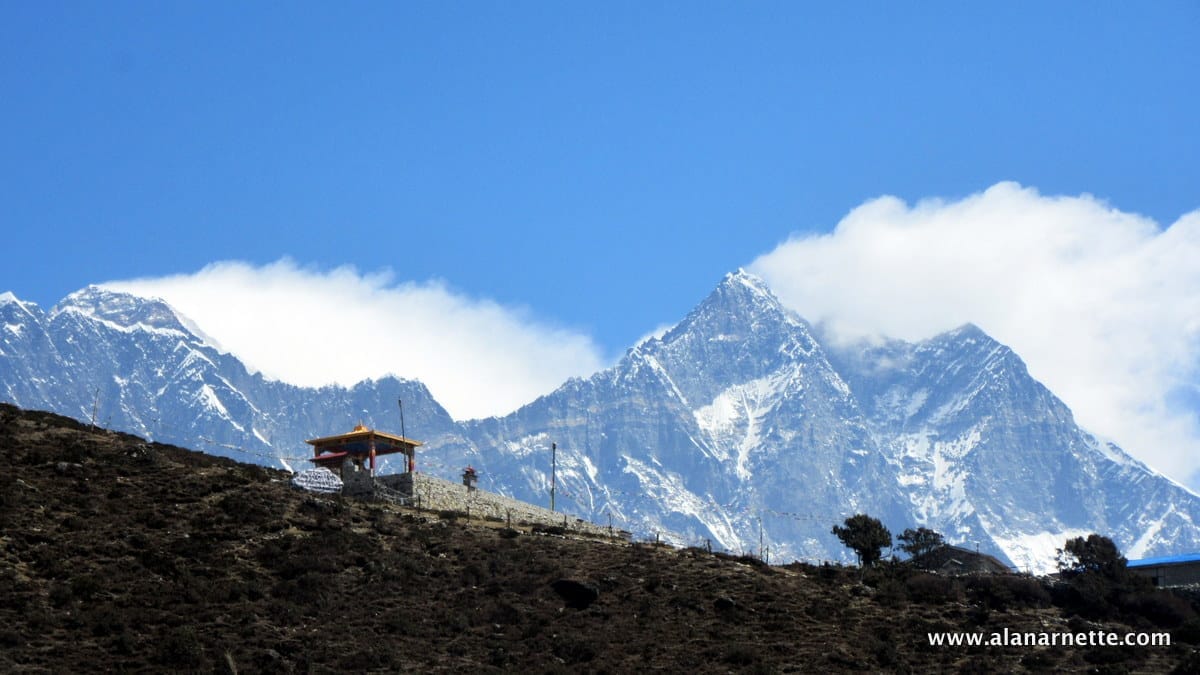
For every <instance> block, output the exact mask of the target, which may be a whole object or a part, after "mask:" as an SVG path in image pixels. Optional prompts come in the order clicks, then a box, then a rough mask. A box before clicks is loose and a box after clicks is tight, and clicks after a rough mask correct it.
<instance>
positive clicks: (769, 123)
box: [0, 1, 1200, 475]
mask: <svg viewBox="0 0 1200 675" xmlns="http://www.w3.org/2000/svg"><path fill="white" fill-rule="evenodd" d="M1196 44H1200V5H1198V4H1197V3H1195V2H1156V3H1145V4H1138V5H1135V4H1133V3H1124V4H1118V3H1095V2H1053V3H1035V2H1014V3H995V4H984V3H969V4H968V5H964V4H963V3H932V2H923V3H882V2H878V3H876V2H868V3H834V4H827V5H823V6H818V5H817V4H816V3H799V2H784V3H771V2H755V3H733V2H729V3H711V2H688V3H683V2H605V3H581V2H579V3H563V2H540V3H533V2H505V3H492V2H488V3H485V2H470V3H448V2H420V3H418V2H407V3H360V2H354V3H305V2H296V3H266V2H256V3H225V2H203V3H201V2H163V3H129V2H105V3H91V2H88V3H84V2H76V3H55V4H53V5H50V4H48V3H20V2H10V1H2V2H0V92H2V95H0V98H2V99H3V103H2V104H0V124H2V125H3V127H4V129H5V133H4V134H3V135H2V136H0V218H2V219H3V230H4V235H3V241H4V242H5V246H6V247H7V248H8V249H9V255H6V256H5V265H4V268H3V270H2V271H0V290H5V289H9V290H12V291H13V292H14V293H16V295H17V296H19V297H21V298H23V299H27V300H33V301H36V302H38V303H39V304H41V305H43V306H49V305H51V304H53V303H54V302H56V301H57V300H58V299H60V298H61V297H62V296H63V295H65V294H67V293H69V292H70V291H73V290H75V289H78V288H80V287H82V286H84V285H86V284H89V283H97V282H104V281H113V280H128V279H145V278H160V277H168V276H172V275H194V274H196V273H197V272H198V271H199V270H201V269H202V268H205V266H207V265H211V264H213V263H219V262H222V261H241V262H242V263H245V264H246V265H248V266H249V267H250V268H251V269H257V270H259V271H260V272H261V270H263V269H272V270H275V271H277V272H278V271H279V270H280V267H279V265H280V264H281V263H279V261H280V260H281V259H286V260H287V261H291V262H285V263H282V265H283V267H284V268H286V269H284V270H283V273H284V276H286V275H287V274H291V273H293V272H294V273H297V274H300V275H301V276H304V275H307V278H309V279H315V280H316V281H317V282H318V283H320V282H322V280H324V281H326V282H327V281H329V280H330V279H332V278H334V277H337V276H338V274H344V273H345V269H344V267H343V266H346V265H353V266H354V268H355V269H356V270H357V272H358V273H359V274H361V275H363V278H364V279H366V282H365V283H366V285H365V287H364V288H365V289H366V290H365V291H364V292H367V293H370V292H373V291H379V290H381V289H382V290H387V289H396V288H400V289H403V288H412V287H414V286H412V285H414V284H415V287H418V288H419V289H420V290H421V291H422V292H423V293H425V294H426V295H425V296H423V297H424V298H425V300H426V301H427V304H426V305H425V306H426V307H430V306H432V307H434V308H436V307H437V306H438V305H437V303H438V302H439V300H437V298H443V300H445V299H446V298H449V299H450V300H446V302H451V303H459V304H458V305H455V307H460V305H461V306H465V307H474V308H476V309H477V308H479V307H481V306H485V307H487V308H491V309H496V308H499V309H498V311H501V313H504V312H507V313H508V315H510V316H511V317H513V321H515V322H516V323H518V324H524V325H526V326H533V327H535V328H536V329H537V330H539V331H544V332H546V333H547V334H550V335H554V336H558V337H563V336H566V337H565V338H564V339H565V341H566V342H571V341H572V340H583V342H586V343H588V344H587V345H585V347H584V348H583V349H584V351H586V352H588V353H589V356H587V357H581V358H580V359H579V363H580V365H579V367H578V369H580V370H584V371H586V370H587V369H589V368H593V367H596V366H598V365H603V364H604V363H608V362H611V360H612V359H613V358H615V356H617V355H619V354H620V353H621V352H622V351H623V350H624V349H625V348H626V347H628V346H629V345H630V344H631V343H632V342H634V341H635V340H637V339H638V338H640V337H642V336H644V335H645V334H647V333H648V332H650V331H653V330H654V329H656V328H657V327H659V326H662V325H663V324H665V323H670V322H674V321H676V320H678V319H679V318H681V317H682V316H683V315H684V314H685V313H686V312H687V311H688V310H689V309H690V308H691V307H693V306H694V305H695V304H696V303H697V302H698V301H699V300H700V299H701V298H703V297H704V295H705V294H706V293H707V292H708V291H709V290H711V288H712V287H713V286H714V285H715V284H716V283H717V281H718V280H719V279H720V277H721V276H722V275H723V274H724V273H726V272H728V271H731V270H733V269H736V268H737V267H739V266H744V265H750V264H752V263H754V262H755V261H756V260H759V259H760V257H761V256H766V255H768V254H770V253H771V252H772V251H775V250H776V249H777V247H779V246H780V245H781V244H784V242H786V241H788V240H789V239H794V238H797V237H804V236H805V235H809V236H817V235H825V236H832V233H834V231H835V227H837V226H838V224H839V222H841V221H842V220H843V218H844V217H846V216H847V214H850V213H851V212H853V211H854V210H855V209H858V208H859V207H861V206H862V205H864V204H869V203H873V202H872V200H874V199H875V198H878V197H881V196H884V195H892V196H895V197H897V198H899V199H900V200H902V201H903V202H904V203H905V204H913V205H916V204H919V203H921V200H925V199H928V198H941V199H942V200H944V201H946V202H947V203H950V204H955V203H959V201H960V200H969V199H971V198H972V196H973V195H980V194H986V192H985V191H988V190H989V189H990V188H992V187H993V186H995V185H996V184H998V183H1001V182H1002V181H1015V182H1016V183H1017V184H1019V185H1020V186H1025V189H1027V190H1034V191H1036V194H1033V195H1031V194H1030V193H1028V192H1026V193H1021V192H1020V190H1017V192H1016V194H1018V195H1020V194H1025V196H1026V197H1028V198H1029V199H1031V200H1032V201H1027V202H1026V201H1021V199H1018V198H1013V199H1006V198H1003V197H1004V195H1000V196H999V197H995V198H993V199H992V202H989V203H1003V204H1004V205H1006V208H1007V207H1008V206H1013V205H1017V206H1020V205H1021V204H1024V205H1026V206H1028V205H1029V204H1037V205H1045V204H1046V203H1047V202H1046V200H1047V199H1051V198H1053V197H1055V196H1058V195H1065V196H1068V197H1071V198H1083V199H1085V200H1091V198H1084V197H1081V196H1082V195H1094V197H1095V199H1094V200H1091V201H1088V203H1089V204H1090V203H1093V202H1095V203H1096V204H1098V205H1099V206H1098V207H1097V208H1099V209H1101V210H1103V209H1104V208H1111V209H1112V210H1117V211H1119V212H1120V213H1123V214H1129V215H1131V216H1132V214H1140V215H1141V216H1144V217H1145V221H1146V222H1147V223H1149V224H1150V227H1152V228H1157V229H1158V230H1159V231H1166V230H1168V229H1169V228H1171V226H1172V224H1173V223H1175V222H1176V221H1177V220H1179V219H1180V218H1182V217H1184V216H1185V215H1187V214H1189V213H1192V212H1193V211H1195V210H1196V209H1198V208H1200V190H1198V189H1197V187H1198V186H1200V163H1198V162H1197V161H1196V158H1197V157H1200V123H1198V122H1197V120H1198V119H1200V115H1198V114H1197V112H1198V111H1200V105H1198V104H1200V86H1198V85H1200V83H1198V82H1197V75H1196V74H1197V73H1200V49H1196V47H1195V45H1196ZM1039 200H1041V201H1039ZM914 208H916V207H914ZM1014 208H1015V207H1014ZM1021 208H1024V207H1021ZM1039 208H1040V206H1039ZM1021 213H1023V212H1022V211H1020V210H1018V211H1015V212H1014V215H1013V217H1020V214H1021ZM995 227H997V228H1001V229H1003V228H1004V224H1003V222H1000V224H998V225H995ZM1114 227H1115V226H1114ZM1117 229H1119V228H1117ZM1114 231H1115V230H1114ZM1151 234H1153V233H1151ZM272 264H275V266H274V267H271V266H272ZM225 269H228V268H225ZM339 269H340V270H342V271H341V272H338V270H339ZM372 275H376V276H372ZM359 281H362V279H360V280H359ZM772 281H775V280H772ZM849 283H853V281H851V282H849ZM299 285H300V284H297V286H299ZM350 287H353V284H351V285H350ZM229 292H231V293H232V292H236V290H234V291H229ZM863 292H864V293H866V294H869V293H870V289H869V288H867V287H865V286H864V287H863ZM439 293H441V294H442V295H438V294H439ZM793 295H796V294H793ZM1184 295H1185V296H1186V297H1188V298H1191V297H1193V296H1192V295H1190V294H1188V293H1185V294H1184ZM431 298H432V299H431ZM460 308H461V307H460ZM801 309H802V308H801ZM464 311H466V310H464ZM428 316H431V317H435V319H434V320H436V316H437V312H436V311H435V310H430V313H429V314H428ZM960 318H961V319H962V320H973V317H971V316H959V315H955V316H953V317H948V318H946V319H945V320H946V321H950V322H953V321H956V320H957V319H960ZM1175 318H1176V317H1172V316H1169V315H1168V316H1166V318H1165V319H1161V320H1163V321H1166V322H1171V321H1173V320H1174V319H1175ZM986 327H987V326H985V328H986ZM514 330H515V329H514ZM917 332H919V331H917ZM1194 335H1195V331H1194V330H1191V329H1189V330H1188V331H1185V335H1184V336H1183V338H1182V339H1183V340H1184V341H1185V342H1187V341H1188V340H1191V339H1193V336H1194ZM218 337H220V336H218ZM1008 340H1009V341H1010V342H1012V339H1011V338H1008ZM572 344H575V343H572ZM576 346H578V345H576ZM1018 351H1020V350H1019V349H1018ZM571 353H573V352H570V351H568V352H566V353H564V354H562V355H560V356H561V357H562V358H564V359H569V358H571V356H570V354H571ZM1192 355H1193V354H1192V352H1188V353H1187V354H1186V355H1185V357H1183V360H1184V361H1187V360H1188V359H1190V358H1192ZM1192 363H1196V362H1195V361H1193V362H1192ZM508 376H509V377H514V375H512V374H511V373H510V374H509V375H508ZM539 386H542V385H539ZM1052 388H1054V387H1053V385H1052ZM1189 392H1190V393H1189ZM1162 396H1164V397H1165V396H1168V393H1162ZM1169 397H1170V398H1171V399H1172V400H1174V401H1184V402H1188V403H1187V405H1192V406H1193V407H1194V402H1195V401H1196V400H1200V399H1198V398H1197V397H1196V395H1195V392H1194V391H1191V390H1188V389H1186V387H1184V388H1182V389H1181V388H1179V387H1175V388H1173V389H1171V391H1170V392H1169ZM1069 402H1070V401H1069ZM1192 449H1194V446H1193V448H1192ZM1188 451H1189V452H1190V450H1188ZM1176 475H1178V473H1177V474H1176Z"/></svg>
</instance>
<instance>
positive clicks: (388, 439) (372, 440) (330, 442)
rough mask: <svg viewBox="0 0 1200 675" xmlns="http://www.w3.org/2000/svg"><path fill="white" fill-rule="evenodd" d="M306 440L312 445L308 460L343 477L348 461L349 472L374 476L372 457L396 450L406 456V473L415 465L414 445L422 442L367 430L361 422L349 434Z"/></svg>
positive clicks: (392, 452)
mask: <svg viewBox="0 0 1200 675" xmlns="http://www.w3.org/2000/svg"><path fill="white" fill-rule="evenodd" d="M305 443H308V444H309V445H311V446H313V456H312V457H311V458H309V460H308V461H310V462H312V463H313V464H316V465H317V466H320V467H324V468H326V469H329V470H330V471H332V472H333V473H335V474H337V475H338V476H339V477H342V478H344V477H345V475H344V473H343V470H344V469H345V467H346V466H347V464H349V466H350V467H351V471H356V472H357V471H362V470H364V469H369V470H370V472H371V475H375V458H376V457H379V456H382V455H391V454H395V453H398V452H399V453H403V454H404V456H405V457H406V458H407V461H406V462H405V464H404V466H405V473H412V472H413V471H415V470H416V466H417V461H416V451H417V446H419V445H421V442H420V441H414V440H412V439H409V438H404V437H403V436H395V435H393V434H388V433H384V432H382V431H376V430H374V429H368V428H367V427H365V426H363V424H362V423H361V422H359V423H358V425H357V426H355V427H354V431H351V432H350V433H348V434H339V435H337V436H326V437H325V438H314V439H312V440H309V441H305Z"/></svg>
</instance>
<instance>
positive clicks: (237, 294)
mask: <svg viewBox="0 0 1200 675" xmlns="http://www.w3.org/2000/svg"><path fill="white" fill-rule="evenodd" d="M104 286H106V287H108V288H112V289H115V290H123V291H127V292H130V293H134V294H137V295H142V296H153V297H160V298H163V299H164V300H166V301H167V302H168V303H170V304H171V305H172V306H174V307H175V308H176V309H178V310H179V311H180V312H182V313H183V314H185V315H186V316H188V317H189V318H191V319H192V320H193V321H195V322H196V324H198V325H199V327H200V328H201V329H202V330H203V331H204V332H205V333H207V334H209V335H211V336H212V337H213V338H214V339H215V340H216V341H217V342H219V343H220V346H221V347H222V348H223V349H225V350H228V351H230V352H231V353H233V354H235V355H237V356H238V357H239V358H241V359H242V360H243V361H244V362H246V363H247V365H248V366H250V367H252V368H254V369H256V370H258V371H260V372H262V373H263V374H264V375H266V376H267V377H270V378H273V379H278V380H283V381H285V382H291V383H293V384H298V385H307V386H318V385H323V384H330V383H338V384H342V385H352V384H354V383H356V382H358V381H361V380H363V379H367V378H375V377H380V376H383V375H386V374H395V375H398V376H401V377H407V378H414V379H419V380H421V381H422V382H424V383H425V385H426V386H428V387H429V389H430V391H431V392H432V393H433V395H434V397H435V398H437V400H438V402H440V403H441V404H442V405H443V406H445V407H446V409H447V411H449V412H450V414H451V415H453V416H454V417H455V418H457V419H467V418H473V417H484V416H488V415H497V414H504V413H507V412H510V411H512V410H515V409H516V408H517V407H519V406H521V405H523V404H525V403H528V402H529V401H532V400H533V399H534V398H536V397H537V396H540V395H542V394H545V393H547V392H549V391H551V390H553V389H554V388H555V387H557V386H558V385H560V384H562V382H563V381H564V380H566V379H567V378H569V377H571V376H576V375H589V374H591V373H593V372H595V371H596V370H598V369H599V368H601V367H602V366H603V365H604V362H603V359H602V357H601V355H600V354H601V350H600V349H599V348H598V347H597V345H596V344H595V343H594V342H593V340H592V339H591V338H590V337H589V336H587V335H584V334H582V333H579V332H576V331H572V330H570V329H567V328H563V327H560V326H555V325H552V324H551V323H549V322H547V321H542V320H538V319H536V318H534V317H532V316H531V313H530V312H529V311H527V310H525V309H522V308H513V307H507V306H503V305H500V304H497V303H495V302H492V301H489V300H485V299H476V298H470V297H466V296H464V295H462V294H459V293H456V292H454V291H453V290H451V289H449V288H448V287H447V286H446V285H445V284H443V283H441V282H437V281H432V282H424V283H415V282H401V283H395V282H394V280H393V277H392V275H391V274H390V273H387V272H383V273H375V274H363V273H360V272H358V271H357V270H356V269H354V268H352V267H339V268H337V269H334V270H331V271H320V270H313V269H306V268H303V267H301V266H299V265H297V264H296V263H294V262H293V261H291V260H287V259H284V260H280V261H278V262H275V263H272V264H269V265H265V266H254V265H251V264H248V263H244V262H236V261H233V262H219V263H214V264H211V265H208V266H207V267H205V268H204V269H202V270H200V271H199V272H196V273H194V274H181V275H176V276H169V277H161V278H152V279H135V280H127V281H114V282H108V283H106V284H104Z"/></svg>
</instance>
